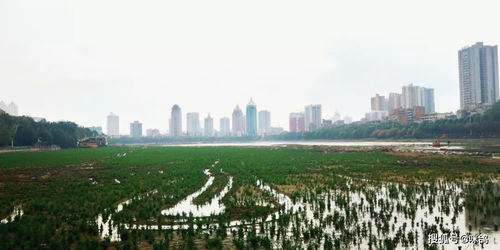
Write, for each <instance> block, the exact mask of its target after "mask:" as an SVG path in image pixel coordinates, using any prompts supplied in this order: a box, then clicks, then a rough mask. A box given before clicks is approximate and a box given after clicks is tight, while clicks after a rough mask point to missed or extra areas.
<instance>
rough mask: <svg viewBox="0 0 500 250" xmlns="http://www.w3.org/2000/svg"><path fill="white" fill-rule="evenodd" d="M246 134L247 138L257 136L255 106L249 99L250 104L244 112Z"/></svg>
mask: <svg viewBox="0 0 500 250" xmlns="http://www.w3.org/2000/svg"><path fill="white" fill-rule="evenodd" d="M246 119H247V120H246V121H247V122H246V124H247V126H246V134H247V135H248V136H256V135H257V106H256V105H255V103H254V102H253V100H252V99H250V102H249V103H248V104H247V112H246Z"/></svg>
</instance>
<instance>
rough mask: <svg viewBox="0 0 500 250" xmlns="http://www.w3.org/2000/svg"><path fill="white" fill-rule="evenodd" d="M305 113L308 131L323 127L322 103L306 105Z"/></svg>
mask: <svg viewBox="0 0 500 250" xmlns="http://www.w3.org/2000/svg"><path fill="white" fill-rule="evenodd" d="M304 115H305V117H304V120H305V129H306V131H313V130H316V129H319V128H320V127H321V121H322V119H323V118H322V117H321V104H316V105H308V106H306V107H305V112H304Z"/></svg>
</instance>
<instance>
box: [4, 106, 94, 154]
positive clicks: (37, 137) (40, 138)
mask: <svg viewBox="0 0 500 250" xmlns="http://www.w3.org/2000/svg"><path fill="white" fill-rule="evenodd" d="M94 135H96V133H95V132H93V131H91V130H90V129H87V128H82V127H79V126H78V125H77V124H76V123H74V122H47V121H46V120H41V121H39V122H36V121H34V120H33V118H31V117H27V116H10V115H9V114H7V113H5V112H3V111H1V110H0V147H6V146H10V145H11V144H12V142H13V143H14V146H50V145H57V146H59V147H61V148H73V147H76V146H77V142H78V139H81V138H83V137H87V136H94Z"/></svg>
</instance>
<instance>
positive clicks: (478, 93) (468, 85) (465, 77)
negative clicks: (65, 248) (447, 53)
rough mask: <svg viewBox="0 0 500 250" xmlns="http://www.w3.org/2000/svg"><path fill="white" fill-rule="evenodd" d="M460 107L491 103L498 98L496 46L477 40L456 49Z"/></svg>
mask: <svg viewBox="0 0 500 250" xmlns="http://www.w3.org/2000/svg"><path fill="white" fill-rule="evenodd" d="M458 67H459V79H460V108H461V109H466V108H474V107H475V106H477V105H478V104H486V105H491V104H493V103H495V102H496V101H497V100H498V98H499V93H498V90H499V88H498V51H497V46H496V45H495V46H489V45H483V43H482V42H478V43H476V44H474V45H472V46H470V47H465V48H463V49H461V50H460V51H458Z"/></svg>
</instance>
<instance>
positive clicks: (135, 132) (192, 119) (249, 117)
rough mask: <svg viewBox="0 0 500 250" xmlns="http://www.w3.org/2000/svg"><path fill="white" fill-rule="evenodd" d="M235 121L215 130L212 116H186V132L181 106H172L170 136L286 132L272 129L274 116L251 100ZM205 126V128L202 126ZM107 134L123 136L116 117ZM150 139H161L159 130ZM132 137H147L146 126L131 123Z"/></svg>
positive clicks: (224, 120) (149, 132)
mask: <svg viewBox="0 0 500 250" xmlns="http://www.w3.org/2000/svg"><path fill="white" fill-rule="evenodd" d="M231 118H232V119H230V118H229V117H221V118H220V119H219V129H218V130H217V129H216V128H215V127H214V118H213V117H212V116H211V115H210V114H208V116H207V117H205V118H204V119H203V123H201V121H200V114H199V113H197V112H188V113H186V123H187V124H186V127H185V128H186V130H184V127H183V123H182V110H181V107H180V106H179V105H177V104H175V105H173V106H172V109H171V112H170V120H169V133H168V134H169V135H170V136H173V137H179V136H192V137H196V136H209V137H210V136H221V137H224V136H257V135H261V136H262V135H271V134H279V133H281V132H283V128H280V127H271V112H269V111H268V110H260V111H258V112H257V105H256V104H255V103H254V102H253V100H252V99H250V102H249V103H248V104H247V106H246V110H245V112H243V111H242V110H241V109H240V107H239V106H236V107H235V108H234V110H233V113H232V117H231ZM202 124H203V126H202ZM107 129H108V130H107V134H108V135H110V136H119V135H120V133H119V131H120V120H119V117H118V116H117V115H115V114H113V113H111V114H109V115H108V117H107ZM145 135H146V136H153V137H154V136H161V133H160V130H159V129H147V130H146V134H145ZM130 136H131V137H141V136H144V134H143V128H142V123H140V122H139V121H134V122H132V123H130Z"/></svg>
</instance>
